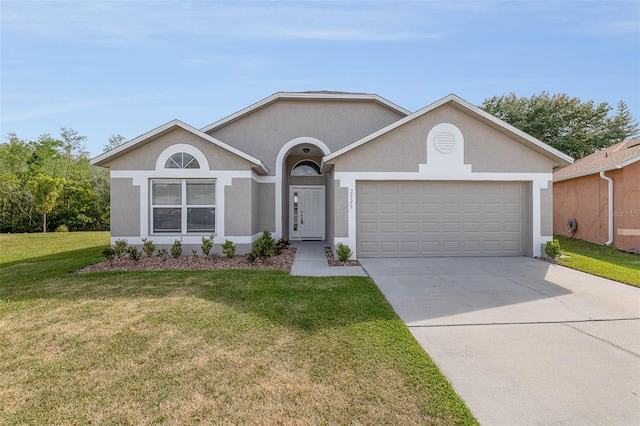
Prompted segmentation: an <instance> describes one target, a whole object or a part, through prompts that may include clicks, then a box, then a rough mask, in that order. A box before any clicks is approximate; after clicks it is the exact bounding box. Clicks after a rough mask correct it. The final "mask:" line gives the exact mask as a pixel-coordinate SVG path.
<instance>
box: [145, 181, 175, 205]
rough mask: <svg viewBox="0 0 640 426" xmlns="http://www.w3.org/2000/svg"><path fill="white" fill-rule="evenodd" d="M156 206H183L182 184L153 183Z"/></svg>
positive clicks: (154, 203) (153, 201)
mask: <svg viewBox="0 0 640 426" xmlns="http://www.w3.org/2000/svg"><path fill="white" fill-rule="evenodd" d="M152 203H153V205H154V206H179V205H180V204H182V184H181V183H180V182H153V200H152Z"/></svg>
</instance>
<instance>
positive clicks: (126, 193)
mask: <svg viewBox="0 0 640 426" xmlns="http://www.w3.org/2000/svg"><path fill="white" fill-rule="evenodd" d="M139 235H140V187H139V186H134V185H133V180H132V179H128V178H115V179H114V178H112V179H111V236H112V237H134V236H139Z"/></svg>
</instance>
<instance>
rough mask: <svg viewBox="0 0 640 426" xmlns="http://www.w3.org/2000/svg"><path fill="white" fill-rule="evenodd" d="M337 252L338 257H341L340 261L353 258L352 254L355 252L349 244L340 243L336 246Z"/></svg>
mask: <svg viewBox="0 0 640 426" xmlns="http://www.w3.org/2000/svg"><path fill="white" fill-rule="evenodd" d="M336 254H337V255H338V259H340V262H346V261H348V260H349V259H350V258H351V255H352V254H353V252H352V251H351V249H350V248H349V246H348V245H346V244H342V243H338V247H337V248H336Z"/></svg>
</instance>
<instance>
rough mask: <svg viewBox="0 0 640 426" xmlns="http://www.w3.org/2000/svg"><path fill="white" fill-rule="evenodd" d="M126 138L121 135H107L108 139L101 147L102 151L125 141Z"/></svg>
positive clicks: (113, 147)
mask: <svg viewBox="0 0 640 426" xmlns="http://www.w3.org/2000/svg"><path fill="white" fill-rule="evenodd" d="M126 141H127V138H125V137H124V136H122V135H111V136H109V141H108V142H107V143H106V144H105V145H104V146H103V147H102V152H107V151H111V150H112V149H115V148H117V147H119V146H120V145H122V144H123V143H125V142H126Z"/></svg>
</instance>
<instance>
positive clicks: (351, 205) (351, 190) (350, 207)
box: [349, 188, 353, 210]
mask: <svg viewBox="0 0 640 426" xmlns="http://www.w3.org/2000/svg"><path fill="white" fill-rule="evenodd" d="M351 209H353V188H351V189H350V190H349V210H351Z"/></svg>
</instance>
